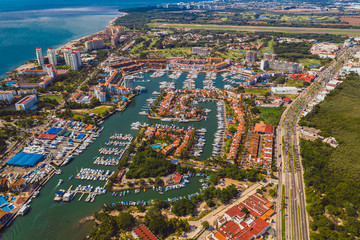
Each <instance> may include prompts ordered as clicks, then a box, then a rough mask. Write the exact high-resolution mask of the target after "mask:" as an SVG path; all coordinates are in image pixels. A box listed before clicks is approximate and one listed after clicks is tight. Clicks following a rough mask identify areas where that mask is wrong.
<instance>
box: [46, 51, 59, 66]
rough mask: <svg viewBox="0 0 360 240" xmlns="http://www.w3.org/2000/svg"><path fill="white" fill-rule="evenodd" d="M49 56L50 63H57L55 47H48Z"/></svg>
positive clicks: (54, 64)
mask: <svg viewBox="0 0 360 240" xmlns="http://www.w3.org/2000/svg"><path fill="white" fill-rule="evenodd" d="M47 56H48V59H49V63H50V64H51V65H53V66H56V65H57V60H56V53H55V49H53V48H48V50H47Z"/></svg>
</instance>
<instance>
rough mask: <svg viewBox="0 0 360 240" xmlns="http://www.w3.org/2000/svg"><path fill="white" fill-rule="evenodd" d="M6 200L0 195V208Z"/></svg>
mask: <svg viewBox="0 0 360 240" xmlns="http://www.w3.org/2000/svg"><path fill="white" fill-rule="evenodd" d="M6 202H7V201H6V199H5V198H4V196H3V195H0V206H2V205H4V204H5V203H6Z"/></svg>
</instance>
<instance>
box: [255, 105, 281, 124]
mask: <svg viewBox="0 0 360 240" xmlns="http://www.w3.org/2000/svg"><path fill="white" fill-rule="evenodd" d="M259 109H260V118H261V119H262V120H263V121H264V123H266V124H272V125H274V126H275V127H276V126H277V125H278V124H279V121H280V118H281V115H282V113H283V111H284V110H285V107H274V108H272V107H259Z"/></svg>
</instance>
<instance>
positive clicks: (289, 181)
mask: <svg viewBox="0 0 360 240" xmlns="http://www.w3.org/2000/svg"><path fill="white" fill-rule="evenodd" d="M355 52H356V49H355V48H345V49H342V50H341V51H340V52H339V53H338V56H337V58H336V60H334V61H333V62H332V63H331V65H330V66H329V67H328V68H327V69H326V70H324V71H323V72H322V73H321V74H320V75H319V77H318V78H317V79H316V81H315V82H314V83H312V84H311V85H310V86H309V87H308V88H307V89H305V90H304V91H303V92H302V93H301V94H299V96H298V97H297V99H296V100H295V101H294V102H293V103H291V104H290V105H288V107H287V108H286V109H285V111H284V113H283V114H282V116H281V119H280V122H279V126H278V129H277V133H276V134H277V135H276V149H275V156H276V157H277V166H278V169H279V171H278V194H277V196H278V197H277V199H276V212H277V213H278V214H277V216H276V223H277V230H276V235H277V239H286V240H288V239H289V240H290V239H296V240H298V239H302V240H307V239H310V237H309V236H310V230H309V218H308V214H307V212H306V202H305V191H304V187H305V186H304V181H303V168H302V164H301V156H300V146H299V142H300V137H299V131H298V122H299V120H300V118H301V114H302V113H303V111H304V110H305V109H306V108H307V107H308V104H309V103H310V102H312V101H313V100H314V98H315V97H316V96H317V94H318V93H319V92H321V91H322V89H323V87H324V86H325V85H326V84H327V83H328V82H329V81H330V80H332V79H334V77H336V76H337V75H338V72H339V70H340V69H341V68H342V66H343V60H346V59H348V58H349V56H351V55H353V54H354V53H355ZM279 154H280V155H281V156H280V157H279ZM282 185H284V186H285V191H284V192H283V191H282ZM283 195H284V196H285V207H284V209H283V210H284V211H285V229H282V217H281V201H282V196H283ZM283 230H284V231H285V234H284V236H283V235H282V232H283Z"/></svg>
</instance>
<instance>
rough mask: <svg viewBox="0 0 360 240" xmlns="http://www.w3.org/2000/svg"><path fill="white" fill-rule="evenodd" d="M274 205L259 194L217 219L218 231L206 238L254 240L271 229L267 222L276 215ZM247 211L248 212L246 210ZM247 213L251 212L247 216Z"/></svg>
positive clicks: (216, 239) (212, 239)
mask: <svg viewBox="0 0 360 240" xmlns="http://www.w3.org/2000/svg"><path fill="white" fill-rule="evenodd" d="M272 205H273V204H272V203H271V202H270V201H268V200H266V199H264V198H262V197H260V196H258V195H257V194H254V195H251V196H249V197H248V198H247V199H245V200H244V201H243V202H241V203H240V204H238V205H235V206H233V207H232V208H230V209H229V210H227V211H226V212H225V213H224V215H223V216H221V217H220V218H218V219H217V227H218V229H217V230H215V231H213V232H211V233H210V234H209V235H207V236H206V239H207V240H240V239H241V240H253V239H262V237H263V236H264V235H265V234H266V233H267V232H268V230H269V229H270V228H271V226H270V224H269V223H268V222H267V220H269V219H270V217H271V216H272V215H273V214H274V210H272V209H271V207H272ZM244 209H246V210H247V211H246V210H244ZM246 212H249V213H248V214H246Z"/></svg>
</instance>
